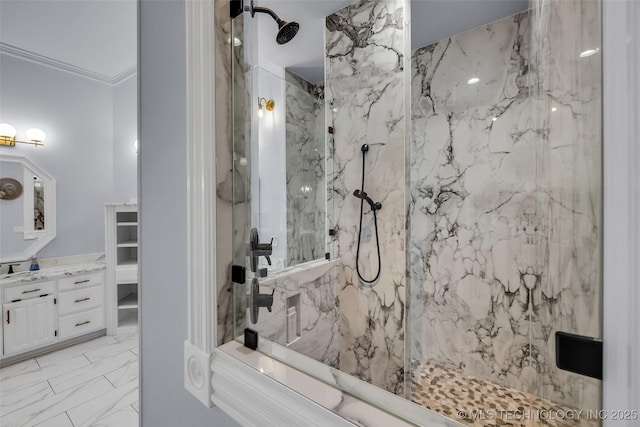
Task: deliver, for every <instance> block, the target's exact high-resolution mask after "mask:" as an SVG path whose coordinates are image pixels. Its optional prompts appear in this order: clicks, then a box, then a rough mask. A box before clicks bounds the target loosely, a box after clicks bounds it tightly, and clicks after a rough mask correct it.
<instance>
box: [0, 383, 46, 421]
mask: <svg viewBox="0 0 640 427" xmlns="http://www.w3.org/2000/svg"><path fill="white" fill-rule="evenodd" d="M0 389H2V384H0ZM54 394H55V393H54V392H53V390H52V389H51V387H50V386H49V383H48V382H47V381H43V382H41V383H38V384H34V385H32V386H29V387H25V388H22V389H19V390H17V391H14V392H11V393H6V394H2V398H1V399H0V414H3V415H6V414H10V413H12V412H14V411H17V410H18V409H22V408H24V407H26V406H29V405H31V404H33V403H35V402H37V401H39V400H42V399H46V398H47V397H50V396H53V395H54Z"/></svg>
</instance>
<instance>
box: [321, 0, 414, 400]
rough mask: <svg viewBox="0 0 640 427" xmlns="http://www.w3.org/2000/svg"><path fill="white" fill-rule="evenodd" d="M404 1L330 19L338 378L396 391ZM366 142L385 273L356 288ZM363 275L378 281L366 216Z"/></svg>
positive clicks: (401, 287)
mask: <svg viewBox="0 0 640 427" xmlns="http://www.w3.org/2000/svg"><path fill="white" fill-rule="evenodd" d="M404 10H406V8H405V4H404V2H403V1H402V0H364V1H359V2H356V3H354V4H352V5H350V6H348V7H346V8H344V9H341V10H339V11H338V12H336V13H335V14H333V15H330V16H328V17H327V18H326V32H325V41H326V51H325V55H326V57H325V75H326V87H325V97H326V100H327V104H328V105H331V106H332V108H327V111H328V112H327V125H329V126H333V127H334V134H333V141H334V145H333V150H332V154H333V165H332V169H333V172H332V173H330V174H329V181H330V182H329V187H330V188H331V189H332V193H331V195H330V197H329V199H330V200H331V203H332V204H333V212H332V216H331V221H332V223H331V224H330V228H334V229H335V230H336V232H337V235H336V238H335V240H334V241H333V242H332V246H333V248H332V251H333V256H334V257H338V258H340V260H341V261H342V263H343V266H344V267H343V268H344V281H343V283H341V289H340V295H339V301H340V307H342V308H343V309H342V310H341V313H340V332H341V345H340V370H342V371H343V372H346V373H348V374H351V375H354V376H356V377H357V378H360V379H362V380H365V381H367V382H370V383H372V384H374V385H377V386H379V387H382V388H385V389H387V390H389V391H392V392H395V393H402V392H403V389H404V357H405V352H404V335H405V334H404V313H405V280H406V274H405V269H406V263H405V259H406V258H405V221H406V215H405V206H406V202H405V188H406V182H405V117H406V114H405V110H406V109H407V108H408V102H406V99H405V98H406V97H405V82H408V79H407V78H406V75H405V73H407V72H408V71H409V68H408V60H409V57H408V55H407V54H406V53H407V52H408V51H409V50H408V46H409V40H408V38H407V37H406V34H408V31H407V30H408V28H407V27H408V25H407V22H405V16H404ZM365 143H366V144H369V147H370V148H369V152H368V154H367V166H366V167H367V171H368V172H367V177H366V179H365V191H366V192H367V193H368V194H369V195H370V197H371V198H373V199H374V200H375V201H379V202H381V203H382V210H380V211H379V213H378V228H379V233H380V251H381V256H382V272H381V275H380V279H379V280H378V281H377V283H375V284H374V285H373V286H368V285H363V284H361V283H359V279H358V276H357V274H356V264H355V263H356V245H357V240H358V225H359V215H360V200H359V199H356V198H355V197H354V196H353V191H354V190H356V189H358V188H360V186H361V182H360V180H361V176H362V175H361V174H362V153H361V151H360V147H361V146H362V144H365ZM360 252H361V254H360V270H361V272H362V273H363V275H364V277H365V278H373V277H374V276H375V274H376V271H377V268H378V265H377V256H376V246H375V231H374V224H373V215H372V213H371V211H370V210H369V208H368V206H367V207H366V208H365V215H364V219H363V231H362V247H361V251H360Z"/></svg>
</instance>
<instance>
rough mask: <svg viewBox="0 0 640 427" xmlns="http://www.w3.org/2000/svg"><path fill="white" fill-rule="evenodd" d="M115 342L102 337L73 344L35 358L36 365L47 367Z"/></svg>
mask: <svg viewBox="0 0 640 427" xmlns="http://www.w3.org/2000/svg"><path fill="white" fill-rule="evenodd" d="M116 342H117V340H116V337H114V336H104V337H100V338H96V339H92V340H89V341H84V342H81V343H78V344H74V345H72V346H69V347H65V348H62V349H60V350H56V351H52V352H51V353H47V354H43V355H42V356H37V357H36V358H35V359H36V361H37V362H38V365H40V367H42V368H45V367H47V366H49V365H52V364H55V363H58V362H60V361H64V360H66V359H69V358H71V357H74V356H78V355H81V354H82V353H85V352H87V351H90V350H94V349H96V348H99V347H102V346H104V345H109V344H114V343H116ZM10 366H12V365H10Z"/></svg>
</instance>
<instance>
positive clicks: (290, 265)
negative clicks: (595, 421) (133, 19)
mask: <svg viewBox="0 0 640 427" xmlns="http://www.w3.org/2000/svg"><path fill="white" fill-rule="evenodd" d="M234 3H238V2H234ZM455 3H459V2H450V1H445V0H443V1H439V0H433V1H427V2H423V1H408V0H407V1H401V0H377V1H372V0H362V1H358V2H351V1H299V2H296V1H291V2H281V1H276V0H273V1H262V2H259V7H260V8H265V9H258V4H252V5H249V4H245V5H244V7H238V8H236V11H237V13H236V16H235V17H234V18H233V20H232V38H231V39H232V40H233V43H232V45H233V46H232V61H233V63H232V78H233V87H232V91H233V159H234V163H233V175H234V181H233V186H234V188H233V221H234V224H233V231H234V245H233V246H234V256H233V262H234V264H236V265H240V266H246V267H247V270H249V258H250V256H249V254H248V252H247V246H248V244H249V234H250V230H251V228H256V229H257V230H258V231H259V233H260V236H261V239H262V240H264V241H267V242H268V241H271V243H272V255H271V257H270V259H269V261H270V262H269V261H267V260H266V259H264V258H263V257H260V261H259V265H258V268H257V271H256V276H257V279H258V283H259V287H258V289H259V292H260V293H261V294H264V293H267V292H269V293H270V294H271V293H273V307H272V311H271V312H268V311H267V310H266V309H263V308H261V309H259V316H258V321H257V322H255V323H253V322H252V321H251V318H250V317H251V316H250V315H249V314H248V313H249V311H248V310H249V309H248V299H249V298H248V295H249V294H250V291H249V287H250V286H249V285H248V284H249V283H251V280H247V281H246V283H247V284H246V285H243V284H234V285H233V286H234V288H233V294H234V296H233V299H234V309H233V311H234V313H233V314H234V316H233V324H232V325H226V326H225V327H229V328H232V329H233V332H232V333H230V335H231V334H232V335H233V336H236V337H240V338H239V339H240V340H241V339H242V335H243V334H242V331H243V330H244V328H245V327H250V328H252V329H254V330H256V331H257V332H258V333H259V335H260V339H261V340H263V341H262V342H264V341H266V342H268V343H269V345H268V346H262V347H259V348H258V351H263V352H268V353H270V355H271V356H272V357H275V358H280V359H281V360H285V361H286V363H294V362H291V361H292V360H299V359H298V358H297V357H290V358H287V357H284V356H282V355H283V354H287V352H297V353H301V354H302V355H304V356H306V357H308V358H311V359H313V360H314V361H316V362H318V363H321V364H323V365H326V366H329V367H330V368H331V369H332V371H331V372H332V373H333V374H334V376H335V377H336V378H352V377H355V378H357V379H359V380H362V381H366V382H368V383H370V384H373V385H375V386H377V387H380V388H381V389H384V390H386V391H388V392H391V393H394V394H396V395H398V396H401V397H404V398H406V399H408V400H410V401H411V402H413V403H415V404H417V405H420V406H421V407H423V408H426V409H429V410H432V411H435V412H438V413H440V414H442V415H444V416H446V417H449V418H453V419H456V418H457V416H456V415H457V412H456V411H458V410H461V411H465V413H467V412H468V413H471V412H472V411H474V410H476V411H477V410H482V409H488V408H493V409H497V410H504V411H509V410H512V409H513V408H512V407H511V406H512V404H513V402H518V403H519V405H520V406H518V408H519V407H523V408H525V409H526V410H528V411H540V410H553V411H565V413H568V412H567V411H573V410H580V409H585V410H598V409H600V400H601V387H602V385H601V381H600V380H598V379H595V378H591V377H587V376H583V375H580V374H576V373H572V372H568V371H566V370H563V369H560V368H558V367H557V366H556V362H555V361H556V356H557V354H556V347H555V346H556V344H555V335H556V332H559V333H568V334H575V335H581V336H584V337H589V338H591V339H594V340H596V341H598V340H600V339H601V337H602V330H601V307H600V305H601V292H602V289H601V288H602V284H601V279H600V276H601V274H600V265H601V262H602V260H601V253H600V242H601V220H602V219H601V217H600V210H601V206H602V188H601V172H600V161H601V137H600V134H601V91H602V89H601V86H600V79H601V58H600V54H599V46H600V34H601V29H600V24H599V22H600V6H599V3H598V2H580V1H573V0H566V1H560V0H552V1H544V2H543V1H537V0H532V1H521V0H509V1H500V2H496V1H489V0H487V1H474V2H464V4H465V7H464V8H459V7H458V8H456V7H454V6H455V5H454V4H455ZM252 10H253V11H254V13H252V12H251V11H252ZM259 12H264V13H259ZM267 15H269V16H267ZM281 18H282V19H287V20H291V21H292V23H291V24H289V23H287V22H285V21H282V19H281ZM274 21H275V23H274ZM293 21H295V22H293ZM442 22H447V25H446V26H442V25H439V23H442ZM294 23H295V24H296V26H292V27H290V28H291V29H293V28H295V31H291V32H287V25H293V24H294ZM410 23H413V25H410ZM567 28H571V29H573V30H575V31H569V32H567V31H566V29H567ZM283 30H284V31H285V32H286V36H283V35H282V34H281V33H282V32H283ZM549 35H552V36H549ZM281 42H284V43H281ZM365 146H366V147H367V148H366V150H363V147H365ZM587 171H588V173H587ZM265 274H266V275H265ZM250 279H252V277H251V278H250ZM294 302H295V303H294ZM294 325H295V328H294ZM294 329H295V332H296V334H292V331H293V330H294ZM297 334H299V335H297ZM274 349H276V350H274ZM305 360H306V359H305ZM311 366H312V364H304V365H302V366H298V365H296V366H295V367H296V368H297V369H300V370H303V371H305V372H307V373H310V374H311V375H318V376H321V374H318V372H323V371H322V368H317V369H315V370H314V369H313V368H312V367H311ZM343 376H344V377H343ZM344 381H345V382H348V381H350V380H347V379H345V380H344ZM338 383H340V381H338ZM461 384H462V385H461ZM461 387H462V388H464V389H465V390H466V389H468V390H473V395H474V396H475V397H474V398H473V399H472V398H468V399H467V398H466V397H465V398H460V397H459V394H460V393H459V391H460V390H461ZM492 390H493V391H492ZM495 390H498V393H495ZM500 396H503V397H500ZM504 396H510V397H509V398H504ZM436 397H440V398H436ZM531 413H533V412H531ZM458 418H459V417H458ZM566 421H567V422H569V420H566ZM575 422H577V424H575V425H587V424H580V422H587V421H586V420H577V421H575ZM571 425H574V424H571Z"/></svg>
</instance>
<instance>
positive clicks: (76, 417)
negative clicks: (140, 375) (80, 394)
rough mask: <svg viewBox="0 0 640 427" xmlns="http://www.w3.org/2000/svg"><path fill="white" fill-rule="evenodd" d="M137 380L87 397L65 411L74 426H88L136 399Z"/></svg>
mask: <svg viewBox="0 0 640 427" xmlns="http://www.w3.org/2000/svg"><path fill="white" fill-rule="evenodd" d="M138 394H139V393H138V382H137V381H132V382H130V383H128V384H125V385H124V386H122V387H118V388H115V389H113V390H111V391H109V392H107V393H103V394H101V395H100V396H97V397H95V398H93V399H90V400H89V399H87V400H85V401H84V402H83V403H82V404H80V405H77V406H75V407H73V408H71V409H69V410H68V411H67V414H68V415H69V418H70V419H71V422H73V425H74V426H75V427H80V426H90V425H94V423H95V422H96V421H98V420H101V419H104V418H107V417H110V416H112V415H113V414H115V413H117V412H119V411H121V410H123V409H126V408H127V407H130V405H131V404H132V403H133V402H135V401H136V400H138Z"/></svg>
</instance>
